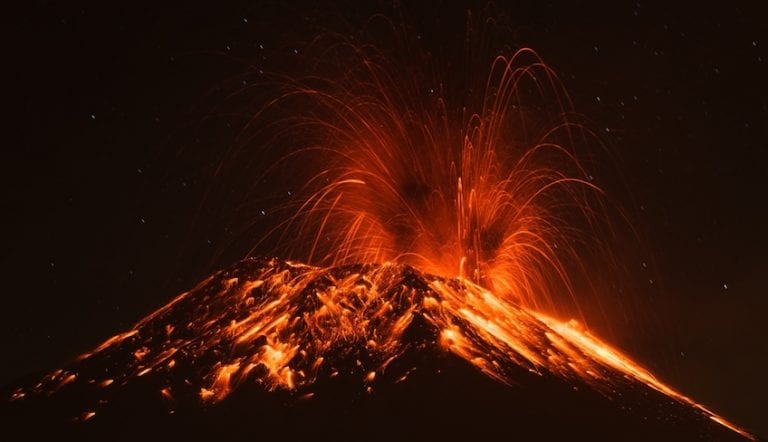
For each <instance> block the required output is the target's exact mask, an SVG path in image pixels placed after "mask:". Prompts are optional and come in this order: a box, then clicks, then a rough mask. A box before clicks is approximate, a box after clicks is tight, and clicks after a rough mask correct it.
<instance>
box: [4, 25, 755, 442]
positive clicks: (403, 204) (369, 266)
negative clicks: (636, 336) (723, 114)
mask: <svg viewBox="0 0 768 442" xmlns="http://www.w3.org/2000/svg"><path fill="white" fill-rule="evenodd" d="M335 38H336V40H335V42H334V44H328V42H327V41H322V39H318V41H316V42H313V45H316V46H318V47H321V48H327V49H324V51H321V53H322V56H321V57H318V59H317V62H316V64H315V65H313V68H312V69H313V71H312V73H311V75H307V76H306V77H302V78H300V79H297V78H294V77H291V78H287V77H284V76H277V75H275V76H272V77H269V78H268V79H267V80H262V81H261V83H259V87H260V88H262V89H260V90H267V91H270V92H269V93H270V94H272V95H273V96H272V98H271V99H269V100H265V102H266V104H265V105H264V106H262V107H260V108H259V109H258V110H257V111H256V112H255V113H254V114H253V117H252V118H251V120H250V121H249V123H248V125H247V127H246V128H245V129H244V130H243V135H242V137H241V139H240V140H239V141H238V143H239V144H236V146H235V147H236V148H234V149H232V150H231V152H230V154H229V156H228V157H227V158H225V159H224V160H222V161H221V163H220V166H219V168H218V170H217V174H220V176H222V177H226V176H227V175H228V174H229V173H230V172H231V171H232V170H234V169H236V168H238V167H244V166H243V164H244V163H246V166H247V164H251V161H249V160H244V158H246V157H248V156H249V155H253V151H252V150H249V149H248V148H246V147H247V146H250V145H252V144H254V143H256V144H259V147H258V149H259V152H261V153H260V154H259V155H260V156H259V155H256V156H257V157H259V158H262V159H263V157H265V156H267V157H268V156H269V155H270V154H264V152H277V153H276V154H274V153H273V154H272V155H278V156H279V159H278V160H276V161H274V162H273V164H272V166H271V167H270V168H268V170H267V171H266V172H263V173H262V175H260V178H259V179H255V180H254V182H257V183H258V182H261V177H272V178H271V179H275V178H274V177H275V176H279V177H281V178H280V179H282V180H283V181H290V180H292V179H295V180H300V181H301V184H300V185H298V187H293V189H295V191H294V198H293V199H292V200H291V201H290V202H289V203H284V202H282V203H279V204H278V203H276V204H275V205H274V206H273V207H270V209H269V211H270V212H271V213H275V214H277V215H275V216H276V217H278V218H280V220H279V221H278V222H277V223H276V224H275V225H274V226H272V228H271V229H269V231H268V232H267V233H264V234H263V235H261V236H260V238H261V240H260V241H257V244H256V246H254V248H253V252H252V254H253V255H254V256H264V255H267V256H277V257H275V258H269V259H267V258H247V259H245V260H243V261H241V262H240V263H238V264H236V265H234V266H233V267H231V268H229V269H226V270H222V271H219V272H216V273H215V274H213V275H212V276H210V277H209V278H207V279H205V280H204V281H202V282H201V283H200V284H199V285H197V286H196V287H195V288H193V289H192V290H190V291H188V292H186V293H183V294H181V295H180V296H178V297H176V298H175V299H174V300H172V301H171V302H169V303H168V304H167V305H165V306H164V307H162V308H160V309H159V310H157V311H155V312H154V313H152V314H150V315H149V316H147V317H146V318H144V319H142V320H141V321H139V322H138V323H137V324H136V325H135V326H134V327H133V328H131V329H130V330H127V331H124V332H121V333H119V334H117V335H115V336H114V337H112V338H110V339H108V340H106V341H105V342H104V343H103V344H101V345H99V346H98V347H97V348H95V349H93V350H92V351H89V352H88V353H85V354H83V355H82V356H80V357H79V358H78V359H77V360H76V361H74V362H72V363H71V364H70V365H68V366H66V367H65V368H63V369H59V370H56V371H54V372H52V373H49V374H47V375H45V376H44V377H43V378H42V379H40V380H36V381H33V382H30V383H29V384H28V385H24V386H21V387H17V388H14V389H13V391H12V392H11V393H10V400H11V404H10V405H9V407H10V409H11V413H10V414H12V415H17V414H20V415H22V416H27V417H29V416H30V415H33V416H39V415H38V414H36V413H38V412H39V411H40V410H45V412H44V413H42V415H45V416H47V415H48V414H52V415H55V416H57V417H58V418H60V419H68V418H74V420H75V421H77V423H76V424H75V425H80V426H83V427H84V428H90V427H88V426H94V425H95V426H98V425H99V422H100V421H104V422H113V423H114V422H118V421H119V420H120V419H121V418H122V417H124V416H125V415H126V410H129V409H130V410H133V411H130V413H140V412H139V411H137V410H135V406H133V405H130V406H129V405H126V404H153V405H146V406H147V407H148V408H151V409H152V410H155V411H156V413H157V415H163V416H166V418H167V419H169V420H172V419H177V421H174V422H179V420H184V419H192V418H190V417H189V416H198V417H199V416H200V413H203V414H204V413H205V411H201V410H207V412H210V413H215V411H214V410H216V409H217V408H218V407H225V409H226V407H227V403H230V404H231V403H232V401H237V402H239V403H240V404H241V406H242V407H244V408H249V407H252V408H253V410H257V411H254V413H255V414H254V415H253V416H251V417H250V418H251V419H253V420H252V422H255V424H254V426H255V427H258V428H257V429H258V432H261V433H259V434H270V435H278V436H281V437H296V436H297V435H299V434H305V435H307V434H313V431H318V432H319V433H318V434H322V431H320V430H318V428H324V429H325V430H324V431H327V432H329V434H333V433H331V432H332V431H335V430H332V428H335V427H336V426H338V427H343V426H346V427H347V429H346V430H343V431H342V432H341V433H335V434H337V435H339V434H345V436H343V437H353V438H357V437H360V438H363V439H371V438H376V437H382V438H389V437H406V436H403V435H402V434H400V435H399V436H398V434H397V433H396V432H395V428H399V427H398V425H399V424H393V423H387V420H388V418H387V417H386V416H385V415H381V416H379V418H378V420H379V424H378V425H379V427H381V426H383V427H387V426H391V428H383V429H381V428H380V429H379V430H377V431H379V432H380V434H379V433H377V434H378V436H376V435H371V434H368V435H360V434H351V435H350V434H349V433H344V431H351V430H350V428H360V426H362V425H368V424H372V422H373V420H374V419H373V418H372V417H370V416H369V417H368V418H367V419H368V420H366V419H363V420H360V419H361V418H360V415H359V414H355V413H359V410H358V411H355V410H354V409H355V407H356V406H357V405H354V404H358V403H364V402H365V401H372V400H376V398H377V397H381V398H388V399H380V400H390V401H393V402H395V403H399V404H400V405H393V406H392V407H393V408H401V409H403V410H407V409H409V408H408V407H409V405H407V404H403V403H402V402H403V401H404V400H405V401H407V400H408V399H407V397H408V396H407V394H405V393H402V392H403V391H405V390H398V389H402V388H408V387H403V386H404V385H405V386H407V385H410V384H411V383H415V385H419V383H423V382H433V380H434V379H440V378H441V377H447V378H451V376H458V375H456V373H466V372H468V371H471V372H474V373H482V375H484V376H485V377H487V378H488V379H489V380H490V381H492V382H491V383H490V384H486V383H483V382H485V381H478V380H477V379H474V380H472V381H468V382H470V384H471V383H474V384H476V385H479V386H478V387H476V388H477V389H478V391H481V392H490V391H494V389H496V390H495V391H497V392H498V395H499V396H496V397H494V398H493V399H492V400H491V399H488V401H489V402H488V403H485V404H478V405H477V407H479V408H480V409H482V410H486V411H487V410H488V408H490V407H492V408H495V409H496V410H497V412H498V413H502V412H503V411H504V410H505V409H506V410H515V411H514V413H517V415H511V417H510V419H511V423H510V424H509V425H510V426H511V427H512V428H509V429H508V431H509V432H510V433H511V434H514V432H515V427H516V426H518V427H521V428H522V427H525V428H527V430H526V431H528V433H524V434H531V432H532V431H533V430H532V427H531V426H530V424H527V423H526V422H524V420H525V417H524V416H525V413H526V412H527V413H534V412H536V410H541V409H545V408H546V407H554V408H549V410H550V412H552V410H553V409H557V408H558V407H557V406H554V405H552V402H562V403H563V404H568V403H574V401H576V400H578V401H582V402H581V403H582V404H589V405H588V407H596V408H595V409H598V408H599V409H601V410H602V409H610V408H611V407H616V408H617V411H616V416H621V417H618V418H616V419H617V421H615V422H592V423H589V422H584V419H585V417H584V415H583V413H584V411H583V410H571V411H570V413H572V414H573V416H579V417H578V419H580V420H581V421H582V422H581V425H583V426H584V428H590V430H589V431H588V433H589V434H593V435H602V436H608V435H612V436H618V435H622V436H623V437H625V438H627V437H643V435H644V434H645V433H643V431H646V432H651V433H652V432H653V431H659V432H661V434H675V435H678V436H680V437H694V436H703V437H715V438H728V437H737V438H738V437H740V436H743V437H747V438H751V435H750V434H748V433H747V432H745V431H744V430H741V429H740V428H738V427H737V426H735V425H734V424H731V423H729V422H728V421H726V420H725V419H724V418H722V417H720V416H718V415H717V414H715V413H714V412H712V411H710V410H708V409H707V408H705V407H704V406H703V405H700V404H698V403H697V402H695V401H694V400H693V399H691V398H689V397H687V396H685V395H684V394H683V393H680V392H678V391H677V390H675V389H674V388H673V387H671V386H668V385H666V384H665V383H663V382H662V381H660V380H659V379H657V378H656V377H655V376H654V375H653V374H652V373H650V372H649V371H648V370H647V369H645V368H643V367H642V366H641V365H640V364H638V363H637V362H635V361H633V360H632V359H631V358H630V357H629V356H627V355H625V354H624V353H622V352H621V351H619V350H617V349H616V348H614V347H613V346H611V345H609V344H608V343H606V342H605V341H603V340H601V339H600V338H598V337H597V336H595V335H594V334H593V333H591V332H590V331H589V330H588V329H587V328H586V327H585V326H583V325H581V324H582V323H584V319H583V318H584V316H588V315H583V316H582V313H583V310H585V306H588V305H589V304H590V303H592V302H596V301H595V298H596V297H599V293H598V294H596V295H593V294H589V293H581V292H580V290H581V288H582V287H587V286H589V284H584V281H587V280H589V278H588V277H587V276H585V275H588V274H589V272H590V271H594V268H593V267H592V262H593V261H596V260H598V259H599V260H600V261H601V262H602V264H603V265H616V263H617V261H618V259H617V258H615V257H613V255H612V254H610V253H606V250H608V249H609V248H610V244H609V242H610V241H609V240H608V238H607V237H608V236H610V233H611V232H612V229H613V227H612V223H611V222H609V221H608V218H609V216H608V215H607V213H608V211H609V210H608V209H607V206H609V204H608V203H607V202H606V199H605V198H604V195H603V190H601V189H600V188H599V187H598V186H597V185H596V184H595V183H594V178H593V177H592V176H591V175H590V172H589V168H588V167H587V165H585V163H584V161H583V159H584V158H585V157H584V156H582V155H580V152H579V150H580V149H585V148H584V146H585V145H588V144H590V143H591V142H596V137H594V136H592V135H590V133H589V131H588V130H587V129H586V128H585V126H584V125H582V124H578V123H577V122H576V121H577V118H576V117H575V116H574V114H573V113H572V112H571V110H570V106H571V105H570V103H569V99H568V96H567V94H566V93H565V92H564V91H563V88H562V86H561V85H560V83H559V81H558V80H557V77H556V76H555V75H554V73H553V72H552V70H551V69H550V68H549V67H548V66H547V65H545V64H544V63H543V62H542V61H541V60H539V58H538V56H537V55H536V54H535V53H534V52H533V51H532V50H529V49H522V50H520V51H517V52H516V53H514V54H513V55H511V56H509V57H504V56H498V57H495V58H493V59H492V60H491V62H490V74H488V75H487V76H484V80H483V81H481V82H479V84H478V83H477V82H475V84H474V86H471V85H470V86H467V85H465V84H460V85H458V86H456V85H446V84H445V83H444V82H442V81H438V80H437V79H435V78H433V76H432V74H431V73H430V69H424V70H415V68H414V67H413V65H412V64H409V63H402V62H400V61H399V60H391V59H389V58H388V57H386V56H385V55H384V54H383V53H382V52H381V51H379V50H378V49H376V48H374V47H372V46H370V45H360V44H358V43H355V44H352V43H350V42H348V41H346V40H343V39H340V38H338V37H335ZM340 60H343V63H341V62H340ZM339 65H341V66H344V72H343V73H339V72H338V66H339ZM474 78H476V76H472V75H470V76H469V77H468V78H467V79H466V80H467V81H469V80H471V79H474ZM243 93H244V92H243ZM456 100H460V101H458V102H459V104H458V105H457V104H456V102H457V101H456ZM532 102H536V103H537V104H536V105H534V104H532ZM538 103H542V104H538ZM553 120H554V123H553ZM579 146H581V147H579ZM284 149H288V151H289V153H287V154H285V151H284ZM297 164H300V166H297ZM286 175H291V176H288V177H287V178H286ZM246 193H247V192H246ZM282 215H285V216H282ZM595 290H596V291H599V290H598V289H595ZM563 317H579V320H578V321H577V320H562V319H559V318H563ZM469 368H471V370H468V369H469ZM451 373H453V374H451ZM453 379H454V380H456V379H459V381H458V382H462V381H461V380H460V379H461V377H460V376H458V377H454V378H453ZM478 382H479V383H478ZM434 385H436V384H433V386H434ZM526 385H528V386H531V385H533V386H540V387H541V388H542V389H543V391H542V392H540V394H538V399H531V398H533V397H536V396H537V393H536V392H533V393H531V392H530V391H527V390H526V388H525V386H526ZM434 388H435V390H439V388H437V387H434ZM453 388H456V389H458V390H460V389H461V388H460V386H454V387H453ZM516 389H519V390H521V391H519V392H518V393H513V392H515V391H516ZM544 390H545V391H546V392H545V391H544ZM393 391H399V393H397V394H393V393H392V392H393ZM526 391H527V392H526ZM488 394H489V395H493V394H496V393H488ZM515 394H518V395H519V396H515ZM398 395H399V396H398ZM525 395H530V396H527V398H526V396H525ZM504 398H507V399H504ZM523 398H525V399H523ZM574 398H578V399H574ZM483 400H484V399H481V401H483ZM505 400H508V401H509V402H506V403H505V402H504V401H505ZM537 400H538V402H537ZM333 401H337V402H339V403H344V404H353V405H347V408H345V410H346V411H345V412H346V413H348V414H350V415H352V416H355V419H356V420H357V421H356V422H357V423H354V424H349V425H347V424H345V423H344V422H343V421H338V422H335V423H333V424H330V423H327V422H326V423H324V424H318V423H317V422H315V421H313V420H312V419H315V420H319V418H316V417H315V418H311V417H304V418H301V417H297V416H295V415H292V417H290V418H287V417H286V416H287V415H289V414H291V413H293V412H295V410H302V407H312V405H311V404H313V403H314V404H323V405H316V406H315V407H316V408H314V409H313V410H314V411H313V412H314V413H320V412H321V409H322V408H323V407H326V406H327V405H328V404H329V403H331V402H333ZM46 404H47V405H46ZM249 404H250V405H249ZM489 404H493V405H489ZM542 404H545V405H542ZM141 406H142V405H139V407H141ZM131 407H133V408H131ZM153 407H154V408H153ZM563 408H565V405H563ZM618 408H621V409H622V410H623V411H618ZM523 409H525V411H522V410H523ZM229 410H230V411H229V412H228V413H231V410H232V409H231V408H230V409H229ZM291 410H293V411H291ZM155 411H153V412H155ZM142 412H146V413H150V412H148V411H146V410H144V411H142ZM329 413H330V412H329ZM560 413H565V414H568V413H569V411H568V410H562V409H561V411H560ZM168 416H170V417H168ZM174 416H179V417H174ZM184 416H186V417H184ZM254 416H256V417H254ZM324 416H325V415H324ZM452 416H453V415H451V414H450V413H448V414H445V415H444V417H445V418H449V419H453V418H455V416H453V417H452ZM521 416H523V417H522V418H521ZM326 418H328V417H327V416H326ZM336 418H337V419H339V420H341V419H343V418H342V417H341V416H337V417H336ZM574 420H576V418H574ZM309 421H312V422H314V423H313V424H312V425H309V424H307V426H306V427H304V426H302V425H303V424H302V422H304V423H306V422H309ZM646 421H648V422H646ZM279 422H281V423H282V424H279ZM286 422H291V424H290V425H287V424H286ZM515 422H517V423H515ZM681 422H682V423H683V424H681ZM296 425H298V426H296ZM318 425H319V426H318ZM372 425H373V424H372ZM432 425H434V426H435V427H437V426H440V425H444V428H446V429H448V431H450V429H451V428H453V427H452V426H450V425H447V426H445V424H444V423H441V422H433V423H432ZM470 426H471V425H470ZM189 428H196V427H187V429H188V431H193V430H189ZM313 428H314V430H313ZM463 428H464V430H463V431H465V432H466V434H467V435H472V434H475V435H483V434H490V433H488V431H490V430H488V429H487V428H486V429H484V430H483V429H477V430H475V431H469V430H467V429H466V427H463ZM620 428H621V429H620ZM691 428H695V430H691ZM643 429H644V430H643ZM339 431H341V430H339ZM537 431H539V434H540V435H542V437H546V436H553V435H557V434H559V435H564V434H568V432H569V431H570V430H566V429H558V428H539V429H538V430H537ZM638 431H639V432H638ZM689 431H692V433H688V432H689ZM258 432H257V433H258ZM664 432H666V433H664ZM170 434H172V435H173V434H176V433H170ZM430 434H432V435H434V434H435V433H430ZM457 434H458V433H457ZM654 434H655V433H654ZM645 435H646V436H647V434H645ZM270 437H272V436H270Z"/></svg>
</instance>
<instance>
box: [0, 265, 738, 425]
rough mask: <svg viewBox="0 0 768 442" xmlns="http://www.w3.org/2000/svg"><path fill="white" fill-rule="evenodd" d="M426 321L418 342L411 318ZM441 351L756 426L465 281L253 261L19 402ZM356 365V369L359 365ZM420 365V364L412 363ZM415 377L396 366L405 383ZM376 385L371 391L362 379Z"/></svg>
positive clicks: (231, 380) (306, 372) (294, 375)
mask: <svg viewBox="0 0 768 442" xmlns="http://www.w3.org/2000/svg"><path fill="white" fill-rule="evenodd" d="M418 326H422V327H423V328H425V329H426V330H427V332H426V333H422V334H421V338H419V339H415V338H413V337H407V336H409V335H412V334H413V333H412V330H411V329H413V327H418ZM428 347H434V348H439V349H442V350H443V351H448V352H450V353H453V354H455V355H457V356H459V357H460V358H462V359H464V360H466V361H467V362H469V363H470V364H472V365H474V366H475V367H477V369H479V370H480V371H481V372H483V373H485V374H486V375H488V376H490V377H492V378H494V379H496V380H498V381H501V382H504V383H509V384H511V383H513V382H514V381H515V379H514V378H513V376H512V375H511V373H512V371H513V370H514V369H518V368H523V369H526V370H529V371H530V372H532V373H535V374H538V375H542V376H544V375H547V374H549V375H554V376H557V377H559V378H562V379H565V380H569V381H570V382H573V383H574V385H576V384H580V383H585V384H588V385H590V386H592V387H594V388H595V389H597V390H598V391H601V392H603V393H604V394H606V395H607V396H611V395H612V394H613V393H612V391H613V390H614V389H618V388H619V386H620V385H625V384H626V383H627V382H630V383H634V384H635V385H643V386H647V387H649V388H652V389H654V390H656V391H658V392H660V393H663V394H664V395H667V396H669V397H670V398H672V399H674V400H675V401H678V402H680V403H681V404H686V405H689V406H691V407H693V408H694V409H695V410H696V412H697V413H699V414H700V415H702V416H705V417H708V418H709V419H712V420H714V421H715V422H718V423H719V424H722V425H724V426H726V427H727V428H730V429H731V430H733V431H735V432H737V433H739V434H741V435H743V436H745V437H748V438H751V435H750V434H748V433H747V432H745V431H744V430H741V429H740V428H738V427H736V426H735V425H733V424H731V423H729V422H728V421H726V420H725V419H723V418H722V417H720V416H718V415H716V414H714V413H712V412H711V411H709V410H707V409H706V408H704V407H703V406H702V405H700V404H698V403H696V402H694V401H693V400H691V399H689V398H688V397H686V396H684V395H682V394H680V393H679V392H677V391H676V390H674V389H672V388H671V387H669V386H667V385H665V384H664V383H662V382H661V381H659V380H658V379H656V378H655V377H654V376H653V375H652V374H651V373H650V372H648V371H647V370H646V369H644V368H643V367H641V366H639V365H638V364H637V363H635V362H633V361H632V360H631V359H630V358H629V357H627V356H626V355H624V354H622V353H621V352H619V351H618V350H616V349H614V348H612V347H611V346H609V345H608V344H606V343H604V342H602V341H601V340H599V339H598V338H596V337H594V336H592V335H591V334H590V333H589V332H587V331H585V330H583V329H582V328H580V327H579V326H578V324H575V323H573V322H562V321H559V320H557V319H554V318H552V317H549V316H547V315H543V314H541V313H538V312H536V311H533V310H530V309H527V308H524V307H521V306H520V305H517V304H515V303H512V302H510V301H508V300H507V299H505V298H504V297H499V296H497V295H495V294H494V293H492V292H490V291H488V290H486V289H483V288H482V287H479V286H478V285H476V284H474V283H472V282H470V281H468V280H466V279H462V278H454V279H446V278H442V277H439V276H433V275H428V274H422V273H419V272H418V271H417V270H415V269H413V268H411V267H409V266H404V265H399V264H383V265H374V264H368V265H356V266H342V267H334V268H319V267H312V266H307V265H303V264H297V263H290V262H285V261H281V260H278V259H271V260H266V259H247V260H245V261H243V262H241V263H239V264H237V265H236V266H234V267H232V268H231V269H229V270H226V271H221V272H218V273H216V274H214V275H212V276H211V277H209V278H208V279H206V280H205V281H203V282H202V283H200V284H199V285H198V286H197V287H196V288H194V289H193V290H191V291H190V292H187V293H184V294H182V295H180V296H178V297H177V298H176V299H174V300H173V301H171V302H170V303H168V304H167V305H166V306H164V307H162V308H161V309H159V310H157V311H156V312H154V313H152V314H151V315H149V316H147V317H146V318H145V319H143V320H142V321H140V322H139V323H137V324H136V325H135V326H134V327H133V328H132V329H131V330H129V331H127V332H124V333H120V334H118V335H116V336H114V337H112V338H110V339H108V340H107V341H105V342H104V343H103V344H102V345H100V346H98V347H97V348H96V349H94V350H93V351H91V352H88V353H86V354H84V355H82V356H81V357H80V358H79V360H78V361H77V362H76V363H74V364H73V365H72V366H71V367H69V368H67V369H64V370H57V371H55V372H53V373H51V374H49V375H48V376H46V377H45V378H43V379H42V380H41V381H40V382H39V383H37V384H36V385H34V386H33V387H32V388H30V389H18V390H16V391H15V392H14V394H13V399H15V400H23V399H24V398H25V397H27V396H29V395H33V396H35V395H40V394H50V393H52V392H57V391H59V390H62V389H67V388H72V386H73V385H79V386H80V387H83V388H89V389H90V390H91V391H94V392H98V393H99V394H98V395H97V397H98V398H99V400H97V401H95V403H93V404H88V406H89V407H90V408H88V409H86V410H83V414H82V415H81V419H83V420H86V419H92V418H94V417H97V416H98V414H99V407H100V406H102V405H103V404H105V403H107V402H108V401H109V398H110V395H112V394H116V393H115V392H116V391H119V390H120V389H123V388H130V387H131V385H133V384H135V383H136V382H137V381H138V379H139V378H141V377H144V376H155V377H156V378H158V379H160V382H161V383H162V384H163V387H162V388H161V390H160V394H161V395H163V397H166V398H168V399H172V398H173V397H174V396H180V397H181V396H185V395H186V396H187V397H190V396H191V395H192V394H196V395H197V396H198V397H199V400H201V401H203V402H208V403H216V402H219V401H222V400H224V399H225V398H226V397H227V396H228V395H229V394H230V393H231V392H232V391H233V389H235V388H237V387H238V386H240V385H243V384H244V383H248V382H254V383H258V384H262V385H263V386H264V388H265V389H266V390H276V389H281V390H288V391H292V392H295V393H296V394H301V395H302V397H311V396H312V394H313V393H312V387H313V384H314V383H315V382H316V381H317V380H319V379H321V378H324V377H334V376H337V375H338V374H339V372H342V371H343V372H345V373H349V372H350V370H349V367H350V366H351V367H353V370H352V372H353V373H354V372H356V373H358V376H359V379H360V383H361V388H368V389H369V391H370V386H369V385H371V383H372V382H373V380H374V379H375V378H376V376H377V374H378V375H383V374H385V373H386V374H389V375H391V373H387V371H388V370H391V367H392V366H395V365H397V364H393V362H394V361H396V360H398V358H400V357H401V356H402V355H403V354H404V353H405V352H406V351H410V350H416V351H420V352H422V351H427V350H428ZM353 360H354V361H355V363H354V364H352V363H351V362H350V361H353ZM416 368H417V367H413V369H416ZM408 374H409V371H408V370H406V371H405V372H403V373H399V374H395V376H398V377H399V379H400V380H401V381H402V380H405V379H406V378H407V376H408ZM367 385H368V387H366V386H367Z"/></svg>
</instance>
